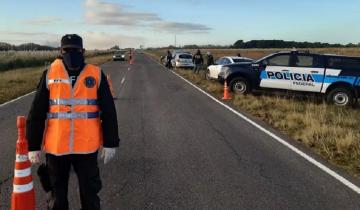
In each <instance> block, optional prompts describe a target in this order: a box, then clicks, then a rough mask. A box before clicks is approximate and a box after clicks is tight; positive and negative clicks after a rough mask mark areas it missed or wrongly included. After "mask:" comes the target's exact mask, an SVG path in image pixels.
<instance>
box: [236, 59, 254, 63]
mask: <svg viewBox="0 0 360 210" xmlns="http://www.w3.org/2000/svg"><path fill="white" fill-rule="evenodd" d="M233 61H234V63H240V62H252V61H253V60H251V59H246V58H241V59H240V58H236V59H233Z"/></svg>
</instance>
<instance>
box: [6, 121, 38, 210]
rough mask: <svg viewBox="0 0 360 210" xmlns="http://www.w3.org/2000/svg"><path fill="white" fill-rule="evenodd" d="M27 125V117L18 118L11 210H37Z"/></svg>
mask: <svg viewBox="0 0 360 210" xmlns="http://www.w3.org/2000/svg"><path fill="white" fill-rule="evenodd" d="M25 124H26V119H25V117H24V116H18V118H17V128H18V139H17V142H16V160H15V172H14V180H13V193H12V195H11V210H35V191H34V185H33V179H32V175H31V163H30V161H29V157H28V143H27V140H26V137H25Z"/></svg>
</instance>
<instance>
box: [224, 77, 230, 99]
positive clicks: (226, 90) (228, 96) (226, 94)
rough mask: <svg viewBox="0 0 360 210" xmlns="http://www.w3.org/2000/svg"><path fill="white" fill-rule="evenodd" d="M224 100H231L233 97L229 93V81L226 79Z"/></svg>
mask: <svg viewBox="0 0 360 210" xmlns="http://www.w3.org/2000/svg"><path fill="white" fill-rule="evenodd" d="M222 99H223V100H230V99H231V96H230V94H229V88H228V86H227V83H226V81H225V83H224V97H223V98H222Z"/></svg>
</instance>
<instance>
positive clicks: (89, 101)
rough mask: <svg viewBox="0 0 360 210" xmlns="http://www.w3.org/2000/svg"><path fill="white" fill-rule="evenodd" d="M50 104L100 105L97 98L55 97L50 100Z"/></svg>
mask: <svg viewBox="0 0 360 210" xmlns="http://www.w3.org/2000/svg"><path fill="white" fill-rule="evenodd" d="M49 104H50V106H53V105H69V106H71V105H98V101H97V99H53V100H51V99H50V100H49Z"/></svg>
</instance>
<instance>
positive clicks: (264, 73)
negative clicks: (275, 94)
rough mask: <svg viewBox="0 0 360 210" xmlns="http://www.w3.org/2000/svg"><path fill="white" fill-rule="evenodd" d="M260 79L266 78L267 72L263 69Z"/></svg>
mask: <svg viewBox="0 0 360 210" xmlns="http://www.w3.org/2000/svg"><path fill="white" fill-rule="evenodd" d="M260 79H267V74H266V71H265V70H263V71H261V74H260Z"/></svg>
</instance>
